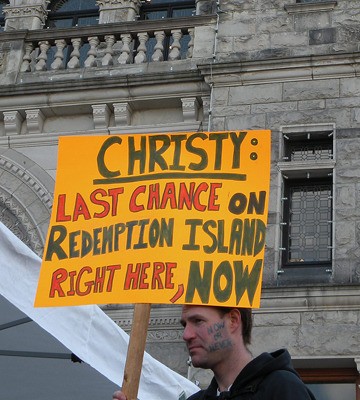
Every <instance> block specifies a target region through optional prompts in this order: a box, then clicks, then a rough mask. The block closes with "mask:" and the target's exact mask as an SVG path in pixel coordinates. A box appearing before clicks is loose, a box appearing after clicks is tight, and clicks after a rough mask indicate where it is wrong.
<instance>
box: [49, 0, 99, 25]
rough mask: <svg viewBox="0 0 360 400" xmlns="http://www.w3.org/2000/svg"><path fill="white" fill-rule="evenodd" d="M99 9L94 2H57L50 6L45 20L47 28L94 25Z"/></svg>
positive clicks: (59, 0)
mask: <svg viewBox="0 0 360 400" xmlns="http://www.w3.org/2000/svg"><path fill="white" fill-rule="evenodd" d="M98 20H99V7H98V6H97V5H96V0H57V1H52V2H51V4H50V9H49V14H48V18H47V26H48V27H49V28H70V27H72V26H84V25H96V24H97V23H98Z"/></svg>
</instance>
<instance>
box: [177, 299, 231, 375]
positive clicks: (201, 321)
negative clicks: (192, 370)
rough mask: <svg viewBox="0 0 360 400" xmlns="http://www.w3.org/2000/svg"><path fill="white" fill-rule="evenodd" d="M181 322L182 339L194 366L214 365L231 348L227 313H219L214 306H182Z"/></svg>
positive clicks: (207, 366)
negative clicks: (182, 329)
mask: <svg viewBox="0 0 360 400" xmlns="http://www.w3.org/2000/svg"><path fill="white" fill-rule="evenodd" d="M181 323H182V325H183V327H184V333H183V339H184V341H185V342H186V345H187V347H188V350H189V354H190V356H191V361H192V364H193V366H194V367H201V368H210V369H213V368H214V367H216V365H217V363H219V362H221V361H222V360H224V359H226V357H227V354H228V353H229V352H230V351H231V349H232V340H231V337H230V335H229V330H228V323H229V318H228V314H225V315H221V314H220V313H219V311H218V310H217V309H216V308H214V307H208V306H187V305H185V306H183V311H182V315H181Z"/></svg>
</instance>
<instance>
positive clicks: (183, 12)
mask: <svg viewBox="0 0 360 400" xmlns="http://www.w3.org/2000/svg"><path fill="white" fill-rule="evenodd" d="M193 15H195V8H180V9H174V10H173V13H172V17H173V18H183V17H192V16H193Z"/></svg>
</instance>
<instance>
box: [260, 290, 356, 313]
mask: <svg viewBox="0 0 360 400" xmlns="http://www.w3.org/2000/svg"><path fill="white" fill-rule="evenodd" d="M309 309H311V310H312V311H320V310H327V311H331V310H359V309H360V286H359V285H343V286H340V285H337V286H335V285H333V286H311V287H310V286H304V287H281V288H263V290H262V295H261V307H260V309H258V310H254V312H255V313H258V314H262V313H274V312H290V311H307V310H309Z"/></svg>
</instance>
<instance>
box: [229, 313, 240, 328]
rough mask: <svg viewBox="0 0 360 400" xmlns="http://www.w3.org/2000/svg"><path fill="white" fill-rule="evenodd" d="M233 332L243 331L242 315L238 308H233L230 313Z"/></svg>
mask: <svg viewBox="0 0 360 400" xmlns="http://www.w3.org/2000/svg"><path fill="white" fill-rule="evenodd" d="M228 315H229V320H230V327H231V330H233V331H235V330H237V329H239V328H240V329H241V314H240V311H239V310H238V309H237V308H233V309H231V310H230V311H229V312H228Z"/></svg>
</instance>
